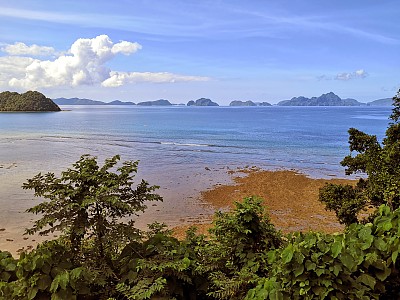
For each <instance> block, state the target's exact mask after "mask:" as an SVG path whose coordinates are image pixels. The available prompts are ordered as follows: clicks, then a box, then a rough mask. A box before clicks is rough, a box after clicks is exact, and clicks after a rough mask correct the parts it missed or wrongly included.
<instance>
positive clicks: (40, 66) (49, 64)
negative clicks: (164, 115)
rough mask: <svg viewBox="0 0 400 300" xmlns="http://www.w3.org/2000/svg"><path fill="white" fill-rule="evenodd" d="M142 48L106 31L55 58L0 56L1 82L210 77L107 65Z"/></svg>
mask: <svg viewBox="0 0 400 300" xmlns="http://www.w3.org/2000/svg"><path fill="white" fill-rule="evenodd" d="M15 45H16V46H15ZM12 46H13V45H12ZM140 49H142V46H141V45H140V44H138V43H132V42H128V41H120V42H118V43H113V42H112V40H111V39H110V38H109V37H108V36H107V35H99V36H97V37H95V38H92V39H78V40H76V41H75V42H74V43H73V44H72V45H71V48H70V49H69V50H68V51H67V52H66V54H62V55H60V56H58V57H57V58H56V59H54V60H39V59H35V58H32V57H21V56H5V57H0V74H1V75H0V84H1V85H6V86H10V87H17V88H27V89H37V88H43V87H44V88H50V87H56V86H82V85H97V84H101V85H102V86H104V87H118V86H122V85H125V84H130V83H139V82H153V83H168V82H178V81H205V80H208V79H209V78H207V77H197V76H185V75H179V74H173V73H168V72H158V73H157V72H156V73H152V72H118V71H112V70H111V69H110V68H108V67H107V62H109V61H110V60H112V59H113V58H114V57H115V56H116V55H118V54H123V55H131V54H133V53H135V52H137V51H139V50H140ZM2 51H3V52H6V53H8V54H14V55H19V54H31V55H33V54H34V53H35V54H36V55H38V54H40V53H43V52H46V51H47V52H48V53H52V52H53V49H47V48H46V47H41V46H37V45H33V46H27V45H25V44H22V43H16V44H14V46H13V47H11V49H10V48H7V46H6V47H4V49H3V48H2Z"/></svg>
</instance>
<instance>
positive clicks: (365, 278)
mask: <svg viewBox="0 0 400 300" xmlns="http://www.w3.org/2000/svg"><path fill="white" fill-rule="evenodd" d="M357 280H358V281H360V282H362V283H364V284H365V285H366V286H368V287H370V288H371V289H374V287H375V284H376V280H375V278H374V277H372V276H371V275H368V274H365V273H364V274H361V275H360V277H358V279H357Z"/></svg>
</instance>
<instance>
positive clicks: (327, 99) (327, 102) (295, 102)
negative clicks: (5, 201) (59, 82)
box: [53, 92, 392, 107]
mask: <svg viewBox="0 0 400 300" xmlns="http://www.w3.org/2000/svg"><path fill="white" fill-rule="evenodd" d="M53 101H54V102H55V103H56V104H58V105H126V106H129V105H138V106H177V105H182V106H184V105H185V104H174V103H171V102H170V101H169V100H165V99H159V100H154V101H143V102H139V103H137V104H135V103H134V102H131V101H127V102H124V101H120V100H114V101H111V102H103V101H99V100H91V99H85V98H83V99H81V98H55V99H53ZM186 105H187V106H219V104H218V103H217V102H214V101H212V100H211V99H208V98H200V99H197V100H190V101H189V102H188V103H187V104H186ZM273 105H278V106H391V105H392V98H384V99H378V100H374V101H371V102H368V103H364V102H360V101H358V100H356V99H351V98H347V99H342V98H340V97H339V96H338V95H336V94H335V93H333V92H329V93H326V94H322V95H321V96H319V97H311V98H307V97H303V96H299V97H294V98H292V99H290V100H283V101H280V102H278V103H277V104H273ZM229 106H237V107H248V106H272V104H270V103H269V102H255V101H252V100H247V101H242V100H234V101H231V102H230V104H229Z"/></svg>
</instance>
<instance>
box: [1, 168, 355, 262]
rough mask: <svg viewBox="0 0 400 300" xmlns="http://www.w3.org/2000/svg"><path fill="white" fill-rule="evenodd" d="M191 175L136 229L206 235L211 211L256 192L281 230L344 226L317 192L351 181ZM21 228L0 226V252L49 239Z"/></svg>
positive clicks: (282, 172)
mask: <svg viewBox="0 0 400 300" xmlns="http://www.w3.org/2000/svg"><path fill="white" fill-rule="evenodd" d="M216 171H218V172H216ZM194 176H197V177H198V178H197V179H198V183H199V184H198V185H197V186H196V185H194V186H192V185H185V184H184V182H182V184H180V186H181V190H176V189H172V188H171V187H168V186H167V187H161V188H160V190H159V192H160V194H164V193H165V201H164V202H156V203H149V204H148V209H147V210H146V212H145V213H144V214H142V215H140V217H139V218H138V219H137V221H136V227H138V228H140V229H145V228H147V224H149V223H152V222H154V221H159V222H165V223H166V224H167V225H168V227H169V228H171V229H173V230H174V232H175V235H176V236H177V237H180V238H181V237H184V236H185V231H186V229H187V228H189V227H190V226H196V227H198V228H199V230H198V231H199V233H206V232H207V229H208V228H209V227H210V226H211V223H212V220H213V216H214V212H215V211H217V210H228V209H231V208H232V207H233V204H234V202H235V201H241V200H243V198H245V197H249V196H257V197H260V198H262V199H263V200H264V204H265V206H266V207H267V210H266V211H267V213H268V214H269V216H270V218H271V222H272V223H273V224H274V225H275V226H276V228H277V229H279V230H281V231H282V232H284V233H287V232H293V231H308V230H314V231H323V232H327V233H332V232H337V231H341V230H343V228H344V227H343V226H342V225H340V224H339V223H338V222H337V221H336V217H335V215H334V213H332V212H327V211H325V209H324V206H323V204H322V203H320V202H319V201H318V190H319V188H320V187H322V186H323V185H324V184H325V183H327V182H330V183H349V184H351V183H352V182H355V180H349V179H339V178H319V179H316V178H313V177H310V176H309V175H306V174H305V173H301V172H299V171H295V170H293V169H290V170H287V169H277V170H264V169H258V168H257V167H248V168H244V169H239V168H238V169H229V168H226V169H211V170H210V169H209V168H207V169H206V171H205V172H204V171H203V172H201V173H196V174H194ZM207 186H208V187H207ZM177 198H179V200H176V199H177ZM174 199H175V200H174ZM177 201H178V202H177ZM32 217H33V216H32ZM31 219H33V218H31ZM19 231H20V230H19V229H17V228H12V227H8V228H7V225H6V224H4V225H3V226H1V227H0V250H2V251H9V252H11V253H12V254H13V255H14V256H18V252H19V251H21V249H23V250H30V249H32V248H34V247H35V246H36V245H37V243H39V242H42V241H44V240H46V239H49V237H46V236H44V237H42V236H38V235H33V236H22V235H21V234H20V232H19Z"/></svg>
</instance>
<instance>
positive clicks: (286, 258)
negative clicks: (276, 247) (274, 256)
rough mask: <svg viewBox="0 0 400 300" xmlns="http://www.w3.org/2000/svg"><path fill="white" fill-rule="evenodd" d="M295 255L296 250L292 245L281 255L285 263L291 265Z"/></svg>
mask: <svg viewBox="0 0 400 300" xmlns="http://www.w3.org/2000/svg"><path fill="white" fill-rule="evenodd" d="M293 253H294V249H293V245H292V244H289V245H288V246H287V247H286V248H285V249H283V251H282V254H281V257H282V261H283V263H285V264H287V263H289V262H290V261H291V260H292V258H293Z"/></svg>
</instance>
